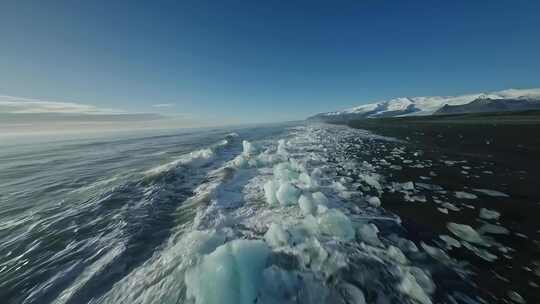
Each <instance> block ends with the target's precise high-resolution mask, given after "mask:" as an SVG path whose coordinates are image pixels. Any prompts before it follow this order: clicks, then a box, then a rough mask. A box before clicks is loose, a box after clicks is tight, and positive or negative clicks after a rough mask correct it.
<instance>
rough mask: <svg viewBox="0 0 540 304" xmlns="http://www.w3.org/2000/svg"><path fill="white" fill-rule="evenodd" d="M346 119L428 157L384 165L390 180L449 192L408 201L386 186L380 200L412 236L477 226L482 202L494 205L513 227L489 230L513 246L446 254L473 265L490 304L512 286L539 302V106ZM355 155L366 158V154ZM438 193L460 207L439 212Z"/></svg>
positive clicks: (432, 238)
mask: <svg viewBox="0 0 540 304" xmlns="http://www.w3.org/2000/svg"><path fill="white" fill-rule="evenodd" d="M343 124H347V125H349V126H351V127H353V128H360V129H367V130H370V131H372V132H374V133H376V134H379V135H384V136H389V137H394V138H397V139H400V140H402V141H403V142H404V143H405V152H404V154H403V158H404V159H407V160H414V163H415V164H418V163H420V162H422V163H428V164H429V166H426V167H424V168H421V167H415V166H412V164H406V163H396V164H397V165H400V166H401V167H402V169H401V170H391V169H388V170H386V169H385V170H386V171H385V172H382V174H383V175H384V176H385V177H387V178H389V179H390V180H391V181H396V182H407V181H413V182H414V183H417V182H419V183H429V184H434V185H438V186H441V187H442V188H444V189H445V190H446V191H448V193H449V194H448V195H446V196H445V195H439V194H437V193H434V192H433V191H419V194H421V195H422V196H425V197H426V200H427V201H426V202H406V201H405V200H404V198H403V196H402V195H401V194H400V193H398V192H395V193H389V192H385V193H384V194H383V196H382V197H381V199H382V202H383V205H382V206H383V207H384V208H385V209H387V210H390V211H392V212H394V213H395V214H397V215H399V216H400V217H401V218H402V220H403V225H404V227H405V228H406V229H407V231H408V233H409V234H410V238H411V239H413V240H415V241H416V242H420V241H423V242H426V243H430V244H439V245H440V243H441V242H440V239H438V236H439V235H445V234H446V235H451V236H453V235H452V234H451V233H450V232H449V231H448V229H447V227H446V225H447V223H448V222H456V223H461V224H466V225H470V226H472V227H473V228H478V227H480V226H481V225H483V224H485V223H488V222H489V221H485V220H482V219H480V218H479V216H478V214H479V210H480V209H481V208H486V209H490V210H496V211H497V212H499V213H500V214H501V217H500V220H499V221H498V223H497V224H500V225H501V226H503V227H505V228H507V229H509V230H510V234H508V235H499V234H497V235H493V236H491V235H490V237H492V238H493V239H494V240H496V241H497V242H498V243H500V244H502V245H503V246H505V247H508V248H511V249H513V251H510V252H507V253H505V254H500V253H497V255H498V259H497V260H495V261H494V262H488V261H485V260H483V259H481V258H479V257H478V256H476V255H475V254H472V253H471V252H470V251H469V250H466V249H464V248H463V247H461V248H453V249H451V250H449V251H448V254H449V255H450V256H451V257H452V258H455V259H457V260H460V261H466V262H468V263H469V264H470V265H469V266H468V269H469V270H471V271H472V272H474V273H475V275H473V276H472V280H473V281H474V282H475V283H476V284H477V287H478V291H479V292H480V294H482V296H483V298H484V299H485V300H487V301H488V302H489V303H508V302H507V301H509V302H511V299H510V298H511V297H510V295H509V293H511V292H512V291H515V292H517V293H519V294H520V295H521V296H522V297H523V298H524V299H525V300H526V301H527V303H540V288H539V287H537V286H538V285H540V277H539V276H538V275H535V273H534V272H535V270H536V269H538V268H536V267H540V266H539V265H537V263H539V261H540V241H539V240H540V224H539V221H538V216H540V189H539V188H538V186H539V185H540V182H539V181H540V112H539V111H531V112H524V113H485V114H465V115H444V116H442V115H441V116H430V117H407V118H405V117H404V118H380V119H363V120H354V121H347V122H343ZM401 146H403V144H401ZM379 156H383V155H379ZM358 158H360V159H362V160H364V159H365V155H358ZM445 161H446V162H445ZM454 161H458V163H455V164H453V163H452V162H454ZM459 161H465V162H463V163H459ZM464 168H466V169H464ZM425 179H429V180H425ZM473 189H492V190H497V191H500V192H503V193H505V194H508V195H509V197H492V196H489V195H483V194H482V193H478V192H474V190H473ZM454 191H466V192H470V193H474V194H475V195H477V199H470V200H467V199H460V198H456V197H453V196H452V195H450V194H451V193H453V192H454ZM436 199H442V200H444V201H445V202H450V203H451V204H454V205H455V206H458V208H459V209H460V210H459V211H451V210H450V211H448V214H445V213H442V212H440V211H439V210H438V208H441V205H440V204H437V203H435V202H434V200H436ZM443 209H444V208H443ZM453 237H455V236H453Z"/></svg>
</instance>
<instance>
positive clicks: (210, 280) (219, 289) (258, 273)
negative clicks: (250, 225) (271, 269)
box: [185, 240, 270, 304]
mask: <svg viewBox="0 0 540 304" xmlns="http://www.w3.org/2000/svg"><path fill="white" fill-rule="evenodd" d="M269 254H270V249H269V248H268V246H267V245H266V244H265V243H264V242H263V241H254V240H234V241H231V242H228V243H226V244H224V245H221V246H219V247H218V248H217V249H216V250H214V252H212V253H210V254H208V255H206V256H204V258H203V259H202V261H201V263H200V264H199V265H197V266H195V267H193V268H191V269H189V270H188V271H187V272H186V276H185V283H186V287H187V291H186V294H187V297H188V298H193V299H195V303H196V304H214V303H216V304H217V303H238V304H253V303H254V302H255V300H256V298H257V293H258V290H259V287H260V285H261V282H262V280H263V269H264V268H265V265H266V260H267V258H268V255H269Z"/></svg>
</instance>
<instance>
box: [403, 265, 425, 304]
mask: <svg viewBox="0 0 540 304" xmlns="http://www.w3.org/2000/svg"><path fill="white" fill-rule="evenodd" d="M398 289H399V290H400V291H401V292H403V293H404V294H406V295H408V296H409V297H411V298H413V299H415V300H416V301H418V302H420V303H422V304H431V303H432V302H431V299H430V298H429V296H428V295H427V294H426V292H425V291H424V289H422V287H421V286H420V285H419V284H418V282H417V281H416V278H415V277H414V275H412V274H411V273H410V272H407V273H406V274H405V275H404V276H403V278H402V280H401V283H400V284H399V286H398Z"/></svg>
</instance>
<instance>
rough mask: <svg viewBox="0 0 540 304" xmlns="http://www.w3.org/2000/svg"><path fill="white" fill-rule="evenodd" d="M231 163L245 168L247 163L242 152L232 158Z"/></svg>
mask: <svg viewBox="0 0 540 304" xmlns="http://www.w3.org/2000/svg"><path fill="white" fill-rule="evenodd" d="M232 162H233V165H234V166H235V167H237V168H246V167H248V165H249V163H248V160H247V159H246V157H245V155H244V154H240V155H238V156H237V157H235V158H234V159H233V161H232Z"/></svg>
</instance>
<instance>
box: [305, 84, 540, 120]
mask: <svg viewBox="0 0 540 304" xmlns="http://www.w3.org/2000/svg"><path fill="white" fill-rule="evenodd" d="M477 99H494V100H496V99H540V88H539V89H519V90H518V89H508V90H503V91H498V92H491V93H477V94H467V95H459V96H423V97H399V98H394V99H390V100H384V101H379V102H375V103H369V104H364V105H360V106H357V107H354V108H350V109H345V110H343V111H336V112H328V113H320V114H317V115H315V116H313V117H311V118H314V119H318V118H320V119H325V118H328V119H337V118H338V117H367V118H374V117H390V116H420V115H432V114H434V113H435V112H437V111H438V110H439V109H441V108H442V107H444V106H446V105H448V106H459V105H465V104H468V103H471V102H473V101H475V100H477Z"/></svg>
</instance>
